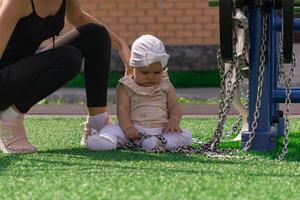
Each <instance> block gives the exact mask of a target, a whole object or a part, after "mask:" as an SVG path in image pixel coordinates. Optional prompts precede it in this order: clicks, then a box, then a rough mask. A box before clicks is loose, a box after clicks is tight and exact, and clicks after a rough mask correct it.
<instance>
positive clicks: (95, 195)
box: [0, 118, 300, 200]
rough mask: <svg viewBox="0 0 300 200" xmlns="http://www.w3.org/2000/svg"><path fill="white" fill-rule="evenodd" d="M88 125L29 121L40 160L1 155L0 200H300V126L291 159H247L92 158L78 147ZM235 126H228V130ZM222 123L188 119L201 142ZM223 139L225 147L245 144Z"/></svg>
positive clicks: (115, 154) (121, 154) (299, 123)
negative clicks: (82, 128) (81, 126)
mask: <svg viewBox="0 0 300 200" xmlns="http://www.w3.org/2000/svg"><path fill="white" fill-rule="evenodd" d="M83 121H84V119H83V118H68V119H53V118H46V119H38V118H29V119H27V120H26V127H27V132H28V135H29V138H30V140H31V142H32V143H34V144H36V145H37V147H38V149H39V153H37V154H32V155H5V154H1V153H0V199H1V200H5V199H22V200H24V199H72V200H73V199H108V200H110V199H124V200H128V199H130V200H131V199H132V200H134V199H141V200H142V199H143V200H144V199H146V200H148V199H150V200H152V199H157V200H158V199H160V200H167V199H170V200H174V199H230V200H231V199H299V196H300V165H299V161H300V139H299V137H300V135H299V130H300V129H299V128H300V120H297V119H293V120H291V122H290V123H291V127H290V130H291V139H290V153H289V154H288V156H287V159H286V160H285V161H284V162H278V161H276V159H275V158H276V157H277V153H278V150H277V152H271V153H255V152H250V153H244V154H243V156H245V157H244V158H242V157H241V158H207V157H204V156H202V155H191V156H187V155H184V154H178V153H177V154H170V153H163V154H153V153H145V152H139V151H133V150H116V151H110V152H92V151H88V150H86V149H84V148H82V147H80V145H79V143H80V138H81V129H80V124H81V123H82V122H83ZM234 121H235V119H232V118H231V119H230V120H229V123H228V125H227V126H226V129H227V130H228V129H229V128H230V125H231V124H232V123H233V122H234ZM215 125H216V120H215V119H213V118H210V119H193V118H185V119H184V120H183V121H182V127H188V128H189V129H190V130H191V131H192V132H193V135H194V137H195V138H197V139H199V140H207V139H208V138H209V137H210V135H211V134H212V133H213V130H214V129H215ZM232 137H233V136H231V137H224V138H223V143H222V147H235V148H238V147H239V144H238V143H236V142H230V138H232Z"/></svg>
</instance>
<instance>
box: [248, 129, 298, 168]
mask: <svg viewBox="0 0 300 200" xmlns="http://www.w3.org/2000/svg"><path fill="white" fill-rule="evenodd" d="M283 140H284V138H283V137H279V138H278V141H277V144H276V149H275V150H274V151H268V152H256V151H251V152H249V154H250V155H256V156H260V157H265V158H271V159H274V160H276V159H278V157H279V155H280V154H281V151H282V148H283ZM284 161H287V162H294V161H300V139H299V136H298V135H297V134H295V133H294V134H291V135H289V144H288V153H287V154H286V156H285V159H284Z"/></svg>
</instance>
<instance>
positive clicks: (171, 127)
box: [164, 119, 182, 133]
mask: <svg viewBox="0 0 300 200" xmlns="http://www.w3.org/2000/svg"><path fill="white" fill-rule="evenodd" d="M164 132H180V133H181V132H182V130H181V128H180V126H179V123H178V122H177V121H175V120H172V119H169V121H168V122H167V123H166V125H165V128H164Z"/></svg>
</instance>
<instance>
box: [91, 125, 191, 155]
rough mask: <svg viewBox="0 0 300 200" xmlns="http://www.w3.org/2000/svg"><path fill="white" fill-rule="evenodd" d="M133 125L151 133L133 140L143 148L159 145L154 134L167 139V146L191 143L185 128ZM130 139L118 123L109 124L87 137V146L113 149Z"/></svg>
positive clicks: (101, 149) (128, 142)
mask: <svg viewBox="0 0 300 200" xmlns="http://www.w3.org/2000/svg"><path fill="white" fill-rule="evenodd" d="M135 127H136V128H137V129H138V130H139V131H142V132H145V133H146V134H148V135H153V137H149V138H146V139H140V140H136V141H134V143H135V144H137V145H138V146H140V147H142V148H143V149H145V150H146V151H147V150H151V149H153V148H155V147H159V146H161V142H160V140H159V139H157V137H155V136H154V135H163V136H164V138H165V139H166V140H167V145H166V146H167V147H168V148H176V147H178V146H189V145H191V143H192V134H191V133H190V132H189V131H188V130H187V129H182V132H181V133H179V132H162V128H143V127H140V126H136V125H135ZM130 143H131V140H129V138H128V137H127V136H126V135H125V134H124V132H123V131H122V129H121V128H120V126H119V125H118V124H111V125H106V126H104V127H103V128H102V129H101V130H100V131H99V132H97V133H96V134H93V135H91V136H89V137H88V139H87V147H88V148H89V149H91V150H95V151H107V150H113V149H116V148H117V147H122V146H124V145H126V144H130Z"/></svg>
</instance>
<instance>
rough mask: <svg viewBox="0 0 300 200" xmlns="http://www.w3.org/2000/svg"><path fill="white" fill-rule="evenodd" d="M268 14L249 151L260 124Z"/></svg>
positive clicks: (264, 22) (265, 20)
mask: <svg viewBox="0 0 300 200" xmlns="http://www.w3.org/2000/svg"><path fill="white" fill-rule="evenodd" d="M267 22H268V14H267V13H263V27H262V36H261V48H260V51H261V52H260V59H259V60H260V66H259V76H258V88H257V90H258V91H257V96H256V104H255V111H254V118H253V121H252V124H251V128H252V130H251V132H250V136H249V140H248V141H247V142H246V144H245V146H244V148H243V151H247V150H249V149H250V147H251V144H252V141H253V139H254V138H255V135H256V133H255V131H256V128H257V126H258V123H257V122H258V118H259V115H260V113H259V109H260V106H261V97H262V88H263V81H264V71H265V61H266V55H265V54H266V50H267V46H266V43H267V28H268V23H267Z"/></svg>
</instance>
